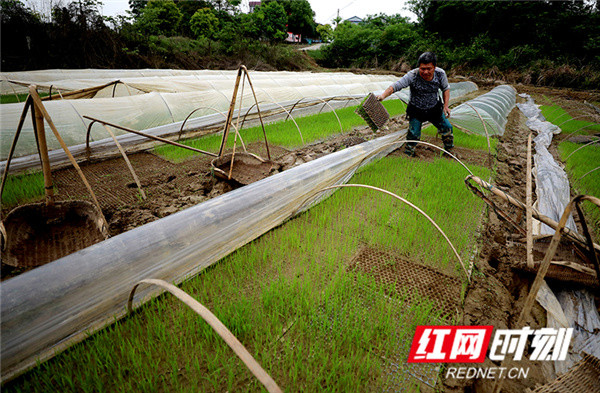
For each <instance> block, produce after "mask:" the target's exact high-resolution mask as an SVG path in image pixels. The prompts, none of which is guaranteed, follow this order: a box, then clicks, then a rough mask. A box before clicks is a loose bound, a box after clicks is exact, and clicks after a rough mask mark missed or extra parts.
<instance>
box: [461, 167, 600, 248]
mask: <svg viewBox="0 0 600 393" xmlns="http://www.w3.org/2000/svg"><path fill="white" fill-rule="evenodd" d="M465 180H466V181H468V180H473V181H474V182H475V183H477V184H479V185H480V186H482V187H483V188H485V189H487V190H489V191H491V192H492V193H493V194H494V195H496V196H499V197H500V198H502V199H503V200H505V201H506V202H509V203H510V204H512V205H514V206H516V207H519V208H521V209H523V210H525V209H526V206H525V204H523V202H521V201H519V200H517V199H515V198H513V197H512V196H510V195H509V194H507V193H506V192H504V191H502V190H500V189H498V188H497V187H494V186H493V185H492V184H490V183H488V182H486V181H485V180H481V179H480V178H478V177H477V176H467V178H466V179H465ZM531 213H532V215H533V217H534V218H535V219H536V220H538V221H541V222H543V223H544V224H546V225H548V226H549V227H550V228H552V229H554V230H556V228H558V225H559V223H558V222H556V221H554V220H553V219H551V218H550V217H548V216H544V215H543V214H540V212H538V211H537V210H536V209H534V208H533V207H532V208H531ZM563 232H564V234H565V236H567V237H569V238H570V239H572V240H574V241H576V242H578V243H580V244H582V245H584V246H587V241H586V239H585V238H584V237H583V236H581V235H580V234H578V233H576V232H573V231H572V230H570V229H569V228H566V227H565V228H564V229H563ZM594 249H595V250H597V251H600V245H598V244H595V243H594Z"/></svg>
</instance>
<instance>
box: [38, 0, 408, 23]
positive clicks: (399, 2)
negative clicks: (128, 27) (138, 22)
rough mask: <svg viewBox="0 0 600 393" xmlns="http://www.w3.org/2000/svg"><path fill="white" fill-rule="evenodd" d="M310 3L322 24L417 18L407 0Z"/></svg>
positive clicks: (120, 10)
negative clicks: (389, 17)
mask: <svg viewBox="0 0 600 393" xmlns="http://www.w3.org/2000/svg"><path fill="white" fill-rule="evenodd" d="M29 1H39V0H29ZM29 1H27V2H29ZM46 1H47V0H46ZM55 1H56V0H55ZM63 1H64V0H63ZM102 3H103V4H104V6H103V9H102V13H103V14H104V15H109V16H115V15H124V14H125V11H126V10H128V9H129V3H128V2H127V0H102ZM309 3H310V5H311V7H312V9H313V11H315V14H316V15H315V20H316V21H317V22H318V23H321V24H325V23H330V24H331V20H332V19H333V18H335V17H336V16H337V10H338V9H339V10H340V17H341V18H342V19H348V18H350V17H353V16H358V17H361V18H364V17H365V16H367V15H373V14H379V13H384V14H387V15H393V14H401V15H402V16H408V17H410V18H412V19H413V20H415V19H416V18H415V16H414V15H413V14H412V13H410V12H408V11H407V10H405V9H404V8H405V7H406V0H354V1H350V0H309ZM242 4H243V5H245V6H246V9H245V10H247V4H248V0H243V2H242Z"/></svg>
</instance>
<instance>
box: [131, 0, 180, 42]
mask: <svg viewBox="0 0 600 393" xmlns="http://www.w3.org/2000/svg"><path fill="white" fill-rule="evenodd" d="M180 20H181V11H179V8H177V6H176V5H175V2H173V0H150V1H149V2H148V4H147V5H146V7H145V8H144V9H143V10H142V13H141V15H140V17H139V18H138V20H137V22H136V24H137V26H138V27H139V29H140V31H141V32H143V33H144V34H150V35H165V36H171V35H174V34H175V33H176V32H177V27H178V26H179V22H180Z"/></svg>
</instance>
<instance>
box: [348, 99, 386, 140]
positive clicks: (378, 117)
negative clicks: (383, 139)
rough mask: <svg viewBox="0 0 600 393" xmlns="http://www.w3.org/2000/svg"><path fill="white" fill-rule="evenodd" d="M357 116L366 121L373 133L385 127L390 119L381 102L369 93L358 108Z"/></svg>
mask: <svg viewBox="0 0 600 393" xmlns="http://www.w3.org/2000/svg"><path fill="white" fill-rule="evenodd" d="M356 114H358V115H359V116H360V117H362V118H363V119H365V121H366V122H367V124H368V125H369V127H371V129H372V130H373V131H377V130H378V129H380V128H381V127H383V126H384V125H385V123H386V122H387V121H388V119H389V118H390V114H389V113H388V112H387V110H386V109H385V107H384V106H383V105H382V104H381V102H379V100H378V99H377V97H375V95H373V93H369V95H368V96H366V97H365V99H364V100H362V102H361V103H360V105H359V106H358V108H356Z"/></svg>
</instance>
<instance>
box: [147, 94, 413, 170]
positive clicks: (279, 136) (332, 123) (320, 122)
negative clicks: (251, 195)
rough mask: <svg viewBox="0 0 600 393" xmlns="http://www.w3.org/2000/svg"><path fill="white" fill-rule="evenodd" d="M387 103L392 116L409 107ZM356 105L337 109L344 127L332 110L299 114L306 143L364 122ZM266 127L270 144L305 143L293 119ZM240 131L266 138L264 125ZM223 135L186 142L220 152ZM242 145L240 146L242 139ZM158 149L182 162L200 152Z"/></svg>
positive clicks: (293, 145) (245, 136) (249, 140)
mask: <svg viewBox="0 0 600 393" xmlns="http://www.w3.org/2000/svg"><path fill="white" fill-rule="evenodd" d="M383 104H384V105H385V107H386V109H387V110H388V112H389V113H390V116H396V115H399V114H402V113H404V110H405V108H406V105H405V104H404V103H403V102H402V101H400V100H388V101H385V102H384V103H383ZM355 109H356V106H353V107H346V108H342V109H336V113H337V115H338V117H339V118H340V122H341V125H342V130H340V124H339V123H338V119H337V117H336V116H335V115H334V114H333V113H332V112H328V113H320V114H315V115H308V116H303V117H298V118H295V120H296V123H297V124H298V127H299V128H300V131H301V132H302V137H303V138H304V143H305V144H307V143H311V142H314V141H318V140H322V139H325V138H326V137H328V136H331V135H335V134H339V133H342V132H348V131H350V130H351V129H352V128H353V127H356V126H360V125H364V124H365V122H364V120H363V119H362V118H361V117H360V116H358V115H357V114H356V113H354V110H355ZM265 131H266V134H267V139H268V141H269V144H273V145H278V146H282V147H287V148H297V147H301V146H302V139H301V138H300V134H299V133H298V129H297V128H296V125H295V124H294V122H293V121H292V120H291V119H288V120H287V121H280V122H276V123H271V124H266V125H265ZM240 134H241V135H242V138H243V139H244V143H246V144H250V143H252V142H256V141H262V140H264V136H263V132H262V128H261V127H260V126H258V127H250V128H245V129H243V130H242V131H241V132H240ZM233 135H234V134H233V129H232V132H231V133H230V136H229V139H228V141H227V142H228V143H227V147H233V139H234V138H233ZM221 139H222V134H211V135H206V136H203V137H201V138H197V139H191V140H187V141H185V142H183V144H185V145H188V146H192V147H195V148H197V149H201V150H205V151H210V152H213V153H218V151H219V147H220V145H221ZM238 146H240V143H239V141H238ZM154 152H155V153H156V154H158V155H160V156H161V157H163V158H165V159H167V160H170V161H173V162H181V161H184V160H186V159H187V158H189V157H192V156H195V155H197V154H198V153H195V152H193V151H190V150H184V149H181V148H178V147H174V146H170V145H163V146H158V147H156V148H155V149H154Z"/></svg>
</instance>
